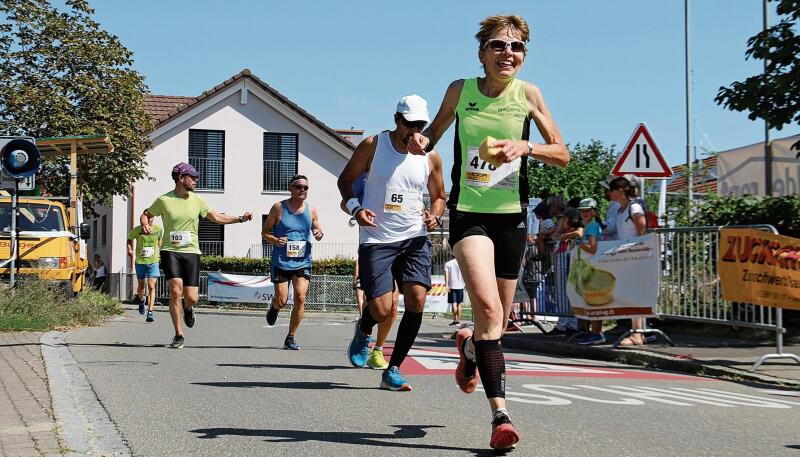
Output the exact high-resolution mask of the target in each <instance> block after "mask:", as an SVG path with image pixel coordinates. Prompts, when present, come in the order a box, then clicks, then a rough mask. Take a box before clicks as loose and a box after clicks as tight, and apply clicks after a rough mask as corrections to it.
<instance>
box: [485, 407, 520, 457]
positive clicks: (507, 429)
mask: <svg viewBox="0 0 800 457" xmlns="http://www.w3.org/2000/svg"><path fill="white" fill-rule="evenodd" d="M518 442H519V432H517V429H516V428H514V424H512V423H511V419H509V418H508V416H507V415H505V414H503V413H497V414H495V416H494V420H493V421H492V439H491V440H489V447H491V448H492V449H496V450H498V451H507V450H509V449H514V448H515V447H517V443H518Z"/></svg>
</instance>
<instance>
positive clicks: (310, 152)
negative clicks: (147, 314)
mask: <svg viewBox="0 0 800 457" xmlns="http://www.w3.org/2000/svg"><path fill="white" fill-rule="evenodd" d="M245 84H247V86H248V87H249V90H248V92H249V94H248V96H247V97H246V99H243V98H242V96H241V88H242V87H243V86H244V85H245ZM254 93H258V94H260V96H256V95H255V94H254ZM265 94H266V93H265V92H261V91H260V90H256V88H254V87H253V84H252V83H244V81H241V82H239V83H238V84H237V85H234V86H232V87H231V88H228V89H226V90H225V91H223V92H222V93H221V94H217V95H215V96H212V98H211V100H205V101H203V102H200V103H201V106H197V107H195V108H194V109H191V110H189V111H188V112H187V113H185V114H184V115H182V116H177V118H176V119H175V120H173V121H170V122H168V123H167V124H166V125H164V126H161V127H160V128H159V129H157V130H156V131H155V132H153V134H152V135H151V138H152V141H153V148H152V149H151V150H150V151H149V152H148V153H147V165H146V167H145V169H146V170H147V173H148V174H149V175H150V176H151V177H152V178H154V181H150V180H142V181H139V182H136V183H135V184H134V193H133V197H132V198H129V199H123V198H122V197H115V198H114V205H113V207H112V208H100V210H101V214H109V218H110V219H113V223H111V221H109V230H110V231H111V232H112V234H110V235H109V241H110V242H111V243H113V246H114V247H113V249H114V255H111V252H110V251H111V249H110V246H107V247H106V249H105V250H100V252H101V255H104V258H106V259H108V260H106V262H109V261H110V262H111V264H110V265H109V266H110V268H109V270H110V271H112V272H117V271H130V270H129V265H128V264H129V262H128V261H127V259H126V257H127V256H126V254H125V241H126V239H127V232H128V230H129V229H130V227H131V225H130V224H131V223H132V224H133V225H134V226H135V225H138V217H139V215H141V214H142V212H143V211H144V210H145V209H146V208H148V207H149V206H150V205H151V204H152V202H153V201H154V200H155V199H156V197H158V196H159V195H162V194H164V193H166V192H168V191H170V190H172V189H173V187H174V182H173V181H172V178H171V176H170V171H171V169H172V167H173V166H174V165H175V164H176V163H178V162H188V161H189V130H190V129H208V130H224V131H225V171H224V173H225V179H224V187H225V189H224V191H206V190H198V191H197V194H198V195H200V196H202V197H203V198H204V199H205V200H206V201H207V202H208V204H209V206H210V207H211V208H213V209H214V210H216V211H217V212H221V213H227V214H235V215H240V214H243V213H244V212H245V211H250V212H252V213H253V220H252V221H251V222H247V223H244V224H231V225H226V226H225V228H224V230H225V248H224V251H225V255H226V256H246V255H247V254H248V250H249V249H250V248H251V246H252V245H254V244H259V243H260V242H261V215H262V214H267V213H268V212H269V209H270V207H271V206H272V205H273V204H274V203H275V202H277V201H280V200H283V199H286V198H288V197H289V192H288V188H287V190H285V191H282V192H265V191H263V190H262V186H263V178H262V173H263V161H262V159H263V133H264V132H280V133H297V134H298V135H299V137H298V151H299V154H298V156H299V157H298V172H299V173H302V174H305V175H306V176H308V178H309V187H310V190H309V198H308V201H309V202H310V203H311V204H312V206H314V207H315V208H316V209H317V212H318V216H319V222H320V225H321V226H322V229H323V231H324V233H325V237H324V239H323V240H322V242H324V243H354V242H356V241H357V239H358V236H357V229H356V228H355V227H353V226H350V225H349V224H348V221H349V219H350V218H349V216H347V215H346V214H345V213H344V212H342V211H341V210H340V209H339V202H340V200H341V197H340V195H339V190H338V188H337V186H336V180H337V178H338V175H339V173H340V172H341V170H342V169H343V168H344V166H345V164H346V163H347V160H348V159H347V158H346V157H345V156H344V155H342V153H341V152H340V151H337V150H336V149H334V148H333V147H331V145H330V143H328V142H329V141H330V140H329V139H325V138H324V135H327V134H326V133H322V132H321V131H320V130H318V129H317V128H316V127H313V125H311V124H310V123H308V122H307V121H306V122H303V120H302V119H301V120H300V121H297V117H296V115H295V118H294V119H292V118H290V117H287V114H286V112H285V111H284V110H285V109H288V108H284V109H280V107H279V106H278V107H275V105H274V99H272V100H270V101H271V103H266V102H265V101H263V100H262V99H261V98H260V97H268V94H267V95H265ZM242 101H246V103H245V104H243V103H242ZM290 115H294V113H290ZM321 138H322V139H321ZM333 141H335V140H333ZM287 187H288V183H287ZM131 210H132V212H131ZM111 214H113V217H112V216H111ZM129 214H133V215H134V217H133V220H132V221H131V222H129V219H130V217H129ZM90 223H91V221H90ZM157 223H159V224H160V225H162V226H163V223H161V221H160V218H157ZM90 246H91V242H90Z"/></svg>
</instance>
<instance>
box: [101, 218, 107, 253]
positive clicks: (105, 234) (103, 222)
mask: <svg viewBox="0 0 800 457" xmlns="http://www.w3.org/2000/svg"><path fill="white" fill-rule="evenodd" d="M102 236H103V246H105V245H106V241H107V240H108V216H107V215H105V214H103V219H102Z"/></svg>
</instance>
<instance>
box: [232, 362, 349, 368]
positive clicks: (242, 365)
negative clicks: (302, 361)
mask: <svg viewBox="0 0 800 457" xmlns="http://www.w3.org/2000/svg"><path fill="white" fill-rule="evenodd" d="M217 366H218V367H234V368H286V369H290V370H349V369H352V367H349V366H344V365H294V364H283V363H218V364H217Z"/></svg>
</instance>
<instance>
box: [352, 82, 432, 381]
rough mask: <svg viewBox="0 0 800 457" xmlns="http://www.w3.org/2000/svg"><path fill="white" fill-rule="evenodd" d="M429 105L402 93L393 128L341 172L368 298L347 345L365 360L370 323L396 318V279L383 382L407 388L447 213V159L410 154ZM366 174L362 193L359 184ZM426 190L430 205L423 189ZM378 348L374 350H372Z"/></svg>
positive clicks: (358, 360) (355, 361) (356, 358)
mask: <svg viewBox="0 0 800 457" xmlns="http://www.w3.org/2000/svg"><path fill="white" fill-rule="evenodd" d="M429 120H430V119H429V117H428V108H427V103H426V102H425V100H423V99H422V97H420V96H418V95H410V96H407V97H403V98H402V99H401V100H400V103H398V104H397V110H396V112H395V116H394V121H395V126H396V127H395V130H392V131H391V132H382V133H380V134H378V135H373V136H370V137H368V138H366V139H365V140H364V141H362V142H361V143H360V144H359V145H358V147H356V150H355V151H354V152H353V156H352V157H351V158H350V161H349V162H348V163H347V165H346V166H345V168H344V170H343V171H342V174H341V175H340V176H339V181H338V183H337V184H338V186H339V191H340V192H341V194H342V199H343V200H342V209H343V210H344V211H345V212H347V213H349V214H350V215H351V216H353V217H354V218H355V219H356V222H358V225H359V249H358V266H359V276H360V280H361V287H362V289H363V290H364V294H365V296H366V299H367V304H366V306H364V310H363V311H362V314H361V319H359V321H358V322H357V323H356V326H355V331H354V334H353V340H352V341H351V342H350V346H349V347H348V356H349V358H350V363H351V364H352V365H353V366H356V367H363V366H365V365H366V364H367V359H368V355H369V335H371V334H372V328H373V327H374V326H375V325H376V324H379V323H382V322H385V321H386V320H387V319H390V318H391V317H390V316H391V313H392V309H393V304H392V295H393V291H394V289H395V283H396V284H398V285H399V287H400V290H401V291H402V293H403V295H404V298H405V300H404V301H405V308H406V309H405V312H404V313H403V318H402V319H401V321H400V325H399V327H398V329H397V339H396V341H395V345H394V349H393V350H392V356H391V359H390V360H389V367H388V368H387V369H386V370H384V372H383V375H382V376H381V383H380V388H381V389H386V390H393V391H409V390H411V384H410V383H408V382H407V381H406V380H405V379H404V378H403V376H402V374H401V373H400V365H401V364H402V363H403V360H404V359H405V357H406V355H407V354H408V351H409V350H410V349H411V346H412V345H413V344H414V340H415V339H416V337H417V333H418V332H419V327H420V324H421V323H422V311H423V309H424V308H425V298H426V294H427V291H428V290H429V289H430V288H431V251H430V241H428V236H427V232H428V231H431V230H433V229H435V228H436V227H438V226H439V225H440V224H441V216H442V213H443V212H444V197H445V193H444V181H443V179H442V159H441V157H439V154H438V153H436V152H435V151H432V152H431V153H430V154H428V155H427V156H421V155H413V154H409V153H408V139H409V138H410V137H411V135H412V134H414V133H419V132H420V131H421V130H422V129H423V128H424V127H425V124H426V123H427V122H428V121H429ZM365 173H366V175H367V179H366V182H365V184H364V193H363V197H362V198H360V199H359V198H358V197H357V196H356V193H355V192H354V189H353V183H354V182H355V181H356V180H357V179H358V178H359V176H361V175H362V174H365ZM426 189H427V190H428V193H429V194H430V202H431V208H430V210H429V211H428V210H426V208H425V205H424V202H423V193H424V191H425V190H426ZM373 352H374V350H373Z"/></svg>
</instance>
